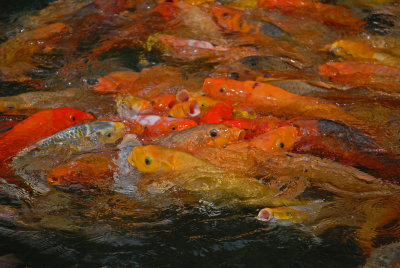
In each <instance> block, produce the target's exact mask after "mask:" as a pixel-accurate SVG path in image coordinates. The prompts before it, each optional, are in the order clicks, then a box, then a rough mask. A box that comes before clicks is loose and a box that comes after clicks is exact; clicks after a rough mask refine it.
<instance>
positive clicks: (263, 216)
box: [257, 208, 273, 221]
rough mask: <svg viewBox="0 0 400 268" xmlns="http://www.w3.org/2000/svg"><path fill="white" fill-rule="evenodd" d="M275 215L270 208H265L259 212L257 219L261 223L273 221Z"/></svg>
mask: <svg viewBox="0 0 400 268" xmlns="http://www.w3.org/2000/svg"><path fill="white" fill-rule="evenodd" d="M272 218H273V213H272V211H271V210H270V209H269V208H263V209H261V210H260V212H258V215H257V219H258V220H260V221H271V220H272Z"/></svg>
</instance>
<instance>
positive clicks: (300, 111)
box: [203, 78, 362, 125]
mask: <svg viewBox="0 0 400 268" xmlns="http://www.w3.org/2000/svg"><path fill="white" fill-rule="evenodd" d="M203 91H204V92H205V93H207V94H208V95H209V96H211V97H213V98H216V99H222V100H229V101H231V102H232V103H234V104H235V103H245V104H247V105H249V106H250V107H252V108H254V109H255V110H256V111H257V112H260V113H264V114H265V113H267V114H273V115H276V116H288V117H295V116H303V117H308V118H326V119H330V120H339V121H343V122H348V123H353V124H359V125H362V124H361V122H360V121H359V120H358V119H356V118H354V117H353V116H351V115H349V114H347V113H345V112H344V111H342V110H341V109H340V108H339V107H337V106H335V105H332V104H326V103H321V101H320V100H319V99H316V98H312V97H305V96H300V95H295V94H292V93H289V92H287V91H285V90H283V89H281V88H279V87H276V86H272V85H268V84H264V83H260V82H255V81H237V80H233V79H227V78H220V79H217V78H206V79H205V81H204V85H203Z"/></svg>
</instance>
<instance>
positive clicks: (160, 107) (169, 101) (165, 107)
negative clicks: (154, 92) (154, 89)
mask: <svg viewBox="0 0 400 268" xmlns="http://www.w3.org/2000/svg"><path fill="white" fill-rule="evenodd" d="M175 104H178V100H177V99H176V97H175V95H173V94H170V95H165V96H160V97H157V98H155V99H154V100H153V108H154V110H156V111H161V112H167V111H169V110H170V109H171V108H172V107H174V105H175Z"/></svg>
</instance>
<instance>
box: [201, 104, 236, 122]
mask: <svg viewBox="0 0 400 268" xmlns="http://www.w3.org/2000/svg"><path fill="white" fill-rule="evenodd" d="M230 119H233V106H232V104H231V103H230V102H229V101H221V102H218V103H217V104H216V105H215V106H214V107H211V108H210V109H209V110H208V112H207V113H206V114H205V115H203V116H202V117H201V118H200V122H201V123H202V124H208V123H220V122H222V121H224V120H230Z"/></svg>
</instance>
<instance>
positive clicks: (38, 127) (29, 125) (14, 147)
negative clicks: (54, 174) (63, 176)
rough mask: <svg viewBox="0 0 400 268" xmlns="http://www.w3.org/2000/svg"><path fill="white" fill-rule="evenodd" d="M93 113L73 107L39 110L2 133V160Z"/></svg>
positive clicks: (0, 144)
mask: <svg viewBox="0 0 400 268" xmlns="http://www.w3.org/2000/svg"><path fill="white" fill-rule="evenodd" d="M93 118H94V117H93V115H91V114H88V113H84V112H81V111H78V110H75V109H72V108H56V109H49V110H44V111H41V112H38V113H36V114H34V115H32V116H30V117H28V118H27V119H25V120H24V121H22V122H20V123H18V124H17V125H15V126H14V127H13V128H12V129H11V130H10V131H8V132H6V133H4V134H2V135H0V160H1V161H4V160H6V159H7V158H10V157H12V156H14V155H15V154H16V153H18V152H19V151H20V150H22V149H23V148H25V147H27V146H30V145H32V144H34V143H35V142H37V141H38V140H40V139H43V138H45V137H48V136H51V135H53V134H55V133H57V132H60V131H62V130H63V129H66V128H69V127H72V126H74V125H76V124H78V123H79V122H81V121H82V120H87V119H93Z"/></svg>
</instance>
